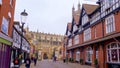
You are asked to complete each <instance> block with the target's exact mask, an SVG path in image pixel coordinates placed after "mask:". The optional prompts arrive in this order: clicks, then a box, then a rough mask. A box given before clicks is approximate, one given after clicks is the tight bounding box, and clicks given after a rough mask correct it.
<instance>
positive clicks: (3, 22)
mask: <svg viewBox="0 0 120 68" xmlns="http://www.w3.org/2000/svg"><path fill="white" fill-rule="evenodd" d="M15 1H16V0H0V68H9V66H10V51H11V50H10V48H11V45H12V38H11V36H12V26H13V20H14V10H15Z"/></svg>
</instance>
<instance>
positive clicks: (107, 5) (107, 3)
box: [105, 0, 114, 9]
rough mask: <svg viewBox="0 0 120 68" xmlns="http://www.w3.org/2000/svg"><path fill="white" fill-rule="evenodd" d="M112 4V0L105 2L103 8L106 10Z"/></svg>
mask: <svg viewBox="0 0 120 68" xmlns="http://www.w3.org/2000/svg"><path fill="white" fill-rule="evenodd" d="M113 3H114V0H105V7H106V9H107V8H109V7H110V6H112V5H113Z"/></svg>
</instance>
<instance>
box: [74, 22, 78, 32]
mask: <svg viewBox="0 0 120 68" xmlns="http://www.w3.org/2000/svg"><path fill="white" fill-rule="evenodd" d="M77 29H78V27H77V26H76V24H74V26H73V31H74V32H75V31H76V30H77Z"/></svg>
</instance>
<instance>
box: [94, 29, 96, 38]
mask: <svg viewBox="0 0 120 68" xmlns="http://www.w3.org/2000/svg"><path fill="white" fill-rule="evenodd" d="M96 32H97V31H96V27H95V28H94V34H95V35H94V36H95V38H96V37H97V33H96Z"/></svg>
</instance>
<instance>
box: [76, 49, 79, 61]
mask: <svg viewBox="0 0 120 68" xmlns="http://www.w3.org/2000/svg"><path fill="white" fill-rule="evenodd" d="M79 60H80V51H76V61H78V62H79Z"/></svg>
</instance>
